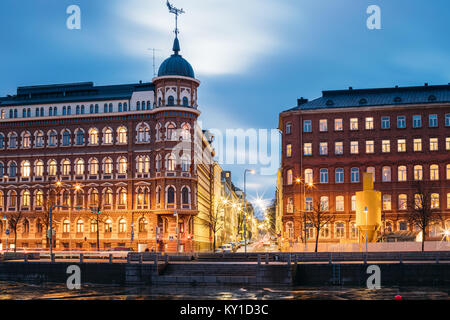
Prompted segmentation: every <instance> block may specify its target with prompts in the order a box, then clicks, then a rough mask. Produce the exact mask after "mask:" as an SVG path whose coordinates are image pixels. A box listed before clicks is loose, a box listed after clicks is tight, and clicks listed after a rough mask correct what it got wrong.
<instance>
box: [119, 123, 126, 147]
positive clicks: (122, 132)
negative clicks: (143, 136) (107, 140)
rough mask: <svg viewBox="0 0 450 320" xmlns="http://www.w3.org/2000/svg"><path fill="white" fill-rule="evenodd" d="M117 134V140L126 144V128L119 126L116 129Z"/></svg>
mask: <svg viewBox="0 0 450 320" xmlns="http://www.w3.org/2000/svg"><path fill="white" fill-rule="evenodd" d="M117 134H118V142H119V143H121V144H126V143H127V129H126V128H124V127H120V128H119V129H118V130H117Z"/></svg>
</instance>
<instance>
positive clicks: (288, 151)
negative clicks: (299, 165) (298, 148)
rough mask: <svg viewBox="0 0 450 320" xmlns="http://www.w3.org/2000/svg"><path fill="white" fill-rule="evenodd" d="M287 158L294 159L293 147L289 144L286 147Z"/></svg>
mask: <svg viewBox="0 0 450 320" xmlns="http://www.w3.org/2000/svg"><path fill="white" fill-rule="evenodd" d="M286 157H288V158H290V157H292V145H291V144H288V145H287V146H286Z"/></svg>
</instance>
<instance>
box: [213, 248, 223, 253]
mask: <svg viewBox="0 0 450 320" xmlns="http://www.w3.org/2000/svg"><path fill="white" fill-rule="evenodd" d="M214 252H215V253H222V252H223V248H222V247H219V248H217V249H216V251H214Z"/></svg>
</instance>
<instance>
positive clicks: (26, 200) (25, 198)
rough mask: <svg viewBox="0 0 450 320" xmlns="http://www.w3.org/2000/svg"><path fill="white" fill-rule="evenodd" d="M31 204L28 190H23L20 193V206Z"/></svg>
mask: <svg viewBox="0 0 450 320" xmlns="http://www.w3.org/2000/svg"><path fill="white" fill-rule="evenodd" d="M30 205H31V194H30V191H28V190H25V191H24V192H23V195H22V207H29V206H30Z"/></svg>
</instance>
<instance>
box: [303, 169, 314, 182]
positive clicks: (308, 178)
mask: <svg viewBox="0 0 450 320" xmlns="http://www.w3.org/2000/svg"><path fill="white" fill-rule="evenodd" d="M305 183H306V184H309V185H311V184H313V183H314V176H313V170H312V169H306V170H305Z"/></svg>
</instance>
